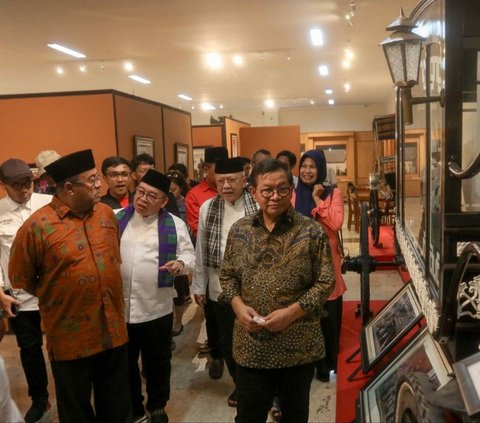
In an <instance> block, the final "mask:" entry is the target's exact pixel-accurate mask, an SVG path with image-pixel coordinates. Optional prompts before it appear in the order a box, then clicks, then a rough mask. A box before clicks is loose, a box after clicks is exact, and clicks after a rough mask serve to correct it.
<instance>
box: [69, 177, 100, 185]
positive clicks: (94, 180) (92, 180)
mask: <svg viewBox="0 0 480 423" xmlns="http://www.w3.org/2000/svg"><path fill="white" fill-rule="evenodd" d="M101 181H102V177H101V175H98V174H97V175H93V176H90V178H88V179H87V180H86V181H81V180H76V181H69V182H70V183H72V184H78V185H88V186H89V187H90V188H93V187H94V186H95V185H97V183H98V182H100V183H101Z"/></svg>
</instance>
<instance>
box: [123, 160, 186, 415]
mask: <svg viewBox="0 0 480 423" xmlns="http://www.w3.org/2000/svg"><path fill="white" fill-rule="evenodd" d="M169 191H170V179H169V178H168V177H167V176H165V175H164V174H163V173H160V172H158V171H157V170H155V169H149V170H148V171H147V172H146V173H145V175H144V176H143V178H142V180H141V181H140V183H139V184H138V186H137V188H136V190H135V196H134V199H133V205H131V206H129V207H127V208H126V209H123V210H121V211H120V212H119V213H118V214H117V219H118V224H119V227H120V234H121V243H120V245H121V253H122V259H123V261H122V265H121V269H122V280H123V295H124V300H125V319H126V321H127V329H128V337H129V344H128V356H129V368H130V393H131V394H130V395H131V400H132V404H133V415H134V422H136V423H140V422H147V421H148V422H150V423H167V422H168V416H167V413H166V411H165V406H166V404H167V402H168V400H169V398H170V373H171V364H170V360H171V357H172V353H171V350H170V342H171V340H172V327H173V298H174V297H176V292H175V289H174V285H173V283H174V277H175V276H179V275H186V274H188V273H190V272H191V271H192V270H193V267H194V265H195V254H194V250H193V245H192V242H191V240H190V235H189V233H188V229H187V226H186V225H185V223H184V222H183V220H181V219H180V218H178V217H177V216H174V215H172V214H170V213H169V212H167V210H165V206H166V204H167V202H168V193H169ZM140 354H141V355H142V362H143V366H144V371H145V377H146V384H147V387H146V389H147V395H148V398H147V403H146V409H147V411H148V413H149V415H150V417H149V418H148V417H147V415H146V414H145V407H144V405H143V395H142V381H141V378H140V371H139V367H138V358H139V355H140Z"/></svg>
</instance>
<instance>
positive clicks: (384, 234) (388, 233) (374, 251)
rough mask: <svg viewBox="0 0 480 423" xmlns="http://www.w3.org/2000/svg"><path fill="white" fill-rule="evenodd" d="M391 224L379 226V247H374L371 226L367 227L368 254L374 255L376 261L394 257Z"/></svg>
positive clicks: (388, 259)
mask: <svg viewBox="0 0 480 423" xmlns="http://www.w3.org/2000/svg"><path fill="white" fill-rule="evenodd" d="M393 231H394V228H393V226H390V225H389V226H380V241H379V243H380V244H381V248H376V247H374V245H373V241H372V235H371V228H370V227H369V228H368V249H369V251H370V255H371V256H372V257H375V259H376V260H378V261H391V260H393V257H395V246H394V243H393Z"/></svg>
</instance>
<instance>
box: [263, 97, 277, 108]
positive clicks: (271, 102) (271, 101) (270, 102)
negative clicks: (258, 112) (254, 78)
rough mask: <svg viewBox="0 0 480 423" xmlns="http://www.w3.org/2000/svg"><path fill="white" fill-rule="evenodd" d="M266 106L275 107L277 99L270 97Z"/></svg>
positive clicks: (266, 101)
mask: <svg viewBox="0 0 480 423" xmlns="http://www.w3.org/2000/svg"><path fill="white" fill-rule="evenodd" d="M265 106H266V107H268V108H269V109H273V108H274V107H275V101H273V100H272V99H271V98H269V99H267V100H265Z"/></svg>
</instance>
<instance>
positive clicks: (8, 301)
mask: <svg viewBox="0 0 480 423" xmlns="http://www.w3.org/2000/svg"><path fill="white" fill-rule="evenodd" d="M0 291H1V292H0V304H1V306H2V308H3V310H4V312H5V317H15V314H14V313H13V312H12V305H16V306H17V307H18V306H19V305H20V302H19V301H17V300H16V299H15V298H13V297H12V296H10V295H7V294H5V292H3V291H2V289H1V288H0Z"/></svg>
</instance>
